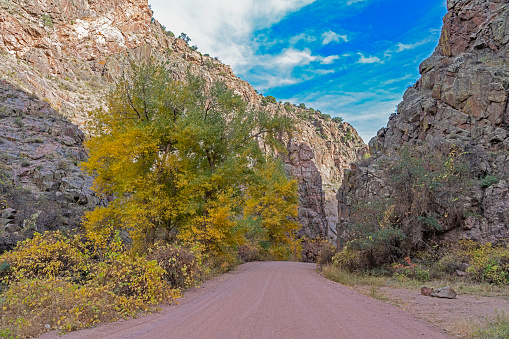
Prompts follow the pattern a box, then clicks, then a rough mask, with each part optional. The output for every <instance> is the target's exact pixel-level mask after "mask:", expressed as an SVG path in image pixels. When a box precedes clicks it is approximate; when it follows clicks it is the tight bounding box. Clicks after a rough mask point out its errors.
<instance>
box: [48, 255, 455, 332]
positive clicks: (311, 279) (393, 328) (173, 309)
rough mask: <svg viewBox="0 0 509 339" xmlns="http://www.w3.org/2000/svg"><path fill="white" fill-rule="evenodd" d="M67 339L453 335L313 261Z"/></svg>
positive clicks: (285, 265) (268, 269)
mask: <svg viewBox="0 0 509 339" xmlns="http://www.w3.org/2000/svg"><path fill="white" fill-rule="evenodd" d="M55 336H56V335H55V333H53V334H50V333H46V335H44V336H43V338H51V337H55ZM61 338H62V337H61ZM63 338H94V339H95V338H136V339H138V338H147V339H148V338H150V339H155V338H292V339H293V338H345V339H354V338H362V339H370V338H374V339H375V338H376V339H384V338H388V339H398V338H402V339H409V338H426V339H428V338H437V339H438V338H450V337H448V336H446V335H445V334H442V333H441V332H440V330H439V329H436V328H434V327H432V326H431V325H429V324H427V323H425V322H424V321H418V320H416V319H414V318H412V317H410V316H409V315H408V314H406V313H405V311H404V310H401V309H399V308H397V307H396V306H392V305H389V304H385V303H382V302H380V301H378V300H375V299H371V298H369V297H366V296H364V295H362V294H359V293H357V292H355V291H353V290H351V289H349V288H348V287H345V286H343V285H340V284H337V283H334V282H331V281H329V280H327V279H325V278H323V277H321V276H320V275H319V274H318V273H316V266H315V265H314V264H304V263H294V262H259V263H248V264H245V265H241V266H240V267H239V269H238V270H237V271H236V272H233V273H229V274H226V275H223V276H222V277H220V278H219V279H216V280H214V281H211V282H207V283H206V284H204V286H203V288H200V289H196V290H194V291H191V292H189V293H188V294H187V295H186V297H185V298H183V299H182V302H181V304H180V305H174V306H168V307H166V308H164V309H163V311H162V312H161V313H159V314H152V315H149V316H146V317H141V318H139V319H131V320H128V321H120V322H116V323H112V324H107V325H101V326H99V327H97V328H94V329H90V330H84V331H79V332H73V333H70V334H69V335H66V336H64V337H63Z"/></svg>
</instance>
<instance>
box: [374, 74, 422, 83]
mask: <svg viewBox="0 0 509 339" xmlns="http://www.w3.org/2000/svg"><path fill="white" fill-rule="evenodd" d="M413 78H414V75H412V74H406V75H405V76H404V77H401V78H396V79H389V80H385V81H382V82H381V83H380V84H381V85H382V86H387V85H391V84H394V83H397V82H401V81H405V80H410V79H413Z"/></svg>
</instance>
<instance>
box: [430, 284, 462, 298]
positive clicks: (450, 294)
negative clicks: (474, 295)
mask: <svg viewBox="0 0 509 339" xmlns="http://www.w3.org/2000/svg"><path fill="white" fill-rule="evenodd" d="M457 295H458V294H457V293H456V291H454V290H453V289H452V288H451V287H449V286H447V287H442V288H437V289H436V290H433V291H432V292H431V294H430V296H432V297H436V298H447V299H456V296H457Z"/></svg>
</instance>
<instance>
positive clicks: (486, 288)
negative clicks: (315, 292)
mask: <svg viewBox="0 0 509 339" xmlns="http://www.w3.org/2000/svg"><path fill="white" fill-rule="evenodd" d="M322 274H323V275H324V276H325V277H326V278H327V279H330V280H332V281H335V282H338V283H340V284H343V285H347V286H351V287H357V286H367V287H370V286H375V287H391V288H404V289H412V290H415V289H420V288H421V287H422V286H449V285H454V289H455V290H456V292H458V293H460V294H466V295H477V296H483V297H498V298H504V299H509V286H500V285H490V284H481V283H473V282H469V281H461V280H459V279H445V278H444V279H433V280H429V281H426V282H422V281H419V280H414V279H409V278H406V277H401V276H400V277H389V276H373V275H364V274H359V273H351V272H348V271H346V270H342V269H339V268H336V267H334V266H332V265H326V266H324V267H323V268H322Z"/></svg>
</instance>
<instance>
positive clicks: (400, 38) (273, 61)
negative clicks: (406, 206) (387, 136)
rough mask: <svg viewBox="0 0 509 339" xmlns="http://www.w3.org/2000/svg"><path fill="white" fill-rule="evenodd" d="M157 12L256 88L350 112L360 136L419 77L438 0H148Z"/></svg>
mask: <svg viewBox="0 0 509 339" xmlns="http://www.w3.org/2000/svg"><path fill="white" fill-rule="evenodd" d="M149 3H150V4H151V5H152V9H153V10H154V12H155V17H156V19H157V20H159V21H160V22H161V23H162V24H163V25H165V26H166V27H167V29H169V30H171V31H173V32H174V33H176V34H177V35H178V34H179V33H180V32H185V33H187V34H188V35H189V36H190V37H191V39H192V41H191V43H190V44H191V45H197V46H198V48H199V51H201V52H202V53H208V54H210V55H211V56H217V57H218V58H219V59H220V60H222V61H223V62H225V63H226V64H229V65H231V66H232V67H233V70H234V72H235V73H236V74H237V75H238V76H240V77H241V78H242V79H244V80H247V81H248V82H250V83H251V84H252V85H253V86H254V88H255V89H257V90H258V91H259V92H260V93H262V94H264V95H272V96H275V97H276V98H277V99H278V100H281V101H283V102H285V101H290V102H292V103H295V104H299V103H301V102H304V103H306V105H307V106H308V107H313V108H315V109H317V110H321V111H322V113H327V114H330V115H331V116H340V117H342V118H343V119H345V120H346V121H348V122H350V123H351V124H352V125H353V126H354V127H355V128H356V129H357V131H358V132H359V134H360V135H361V136H362V138H363V139H364V141H365V142H368V141H369V139H371V138H372V137H373V136H374V135H375V134H376V132H377V130H378V129H380V128H381V127H384V126H385V125H386V124H387V119H388V117H389V115H390V114H391V113H393V112H394V111H395V109H396V105H397V104H398V103H399V102H400V101H401V99H402V97H403V93H404V92H405V90H406V88H408V87H409V86H412V85H413V84H414V83H415V81H416V80H417V79H418V78H419V72H418V66H419V64H420V63H421V62H422V61H423V60H424V59H425V58H427V57H428V56H429V55H431V53H432V52H433V50H434V48H435V47H436V45H437V42H438V39H439V37H440V29H441V25H442V17H443V16H444V15H445V13H446V4H445V0H334V1H332V0H214V1H210V0H179V1H177V0H171V1H167V0H166V1H164V0H149Z"/></svg>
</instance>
